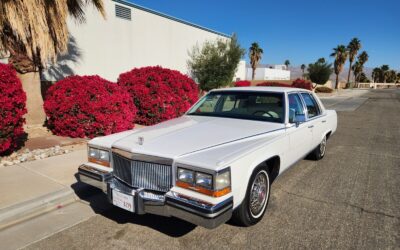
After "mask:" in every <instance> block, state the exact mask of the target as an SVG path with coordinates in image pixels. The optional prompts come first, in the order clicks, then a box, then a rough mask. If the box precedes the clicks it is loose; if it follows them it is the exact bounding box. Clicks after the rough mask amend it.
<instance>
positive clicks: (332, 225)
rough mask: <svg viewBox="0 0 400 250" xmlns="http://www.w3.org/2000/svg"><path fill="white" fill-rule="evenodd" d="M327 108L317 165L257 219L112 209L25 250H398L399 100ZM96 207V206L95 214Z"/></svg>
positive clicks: (303, 166)
mask: <svg viewBox="0 0 400 250" xmlns="http://www.w3.org/2000/svg"><path fill="white" fill-rule="evenodd" d="M360 98H364V100H360V99H359V100H356V99H354V98H351V99H344V100H342V101H341V102H333V101H332V100H331V101H328V102H329V104H327V106H330V107H332V108H337V109H338V110H342V109H343V108H344V110H346V111H343V112H342V111H339V112H338V114H339V127H338V131H337V133H336V134H335V135H333V136H332V138H331V139H330V140H329V141H328V148H327V154H326V156H325V158H324V159H323V160H321V161H318V162H314V161H309V160H303V161H301V162H299V163H298V164H296V165H295V166H293V167H292V168H291V169H290V170H288V171H286V172H285V173H284V174H283V175H281V176H280V177H279V178H278V179H277V180H276V181H275V182H274V183H273V185H272V193H271V200H270V203H269V206H268V209H267V212H266V215H265V217H264V219H263V220H262V221H261V222H260V223H259V224H257V225H255V226H253V227H249V228H241V227H238V226H235V225H232V224H230V223H227V224H225V225H222V226H220V227H219V228H217V229H215V230H207V229H204V228H201V227H195V226H193V225H191V224H188V223H186V222H183V221H180V220H177V219H173V218H163V217H158V216H153V215H145V216H132V215H131V214H130V213H128V212H125V211H123V210H121V209H118V208H112V209H110V210H106V211H101V210H97V208H96V207H98V205H99V204H101V202H100V201H98V200H97V201H96V202H92V206H93V209H95V210H96V211H97V212H98V214H97V215H95V216H93V217H91V218H90V219H88V220H87V221H84V222H81V223H80V224H77V225H75V226H72V227H70V228H68V229H66V230H63V231H61V232H59V233H56V234H54V235H52V236H51V237H48V238H46V239H43V240H41V241H39V242H36V243H34V244H31V245H29V246H28V247H27V248H28V249H175V248H181V249H183V248H191V249H192V248H195V249H210V248H211V249H216V248H218V249H228V248H229V249H230V248H241V249H243V248H265V249H266V248H270V249H277V248H282V249H288V248H296V249H297V248H299V249H310V248H312V249H320V248H333V249H349V248H350V249H400V153H399V152H400V92H399V91H397V90H377V91H371V92H370V93H367V94H366V95H363V96H362V97H360ZM96 204H97V206H96Z"/></svg>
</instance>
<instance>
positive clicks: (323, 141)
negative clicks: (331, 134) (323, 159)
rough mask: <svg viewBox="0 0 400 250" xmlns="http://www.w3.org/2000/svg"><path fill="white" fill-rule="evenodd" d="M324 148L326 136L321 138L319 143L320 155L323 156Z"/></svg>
mask: <svg viewBox="0 0 400 250" xmlns="http://www.w3.org/2000/svg"><path fill="white" fill-rule="evenodd" d="M325 150H326V136H325V137H324V139H323V140H322V142H321V144H319V152H320V154H321V156H324V154H325Z"/></svg>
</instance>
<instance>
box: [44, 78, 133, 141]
mask: <svg viewBox="0 0 400 250" xmlns="http://www.w3.org/2000/svg"><path fill="white" fill-rule="evenodd" d="M44 109H45V112H46V114H47V117H48V120H47V125H48V127H49V128H50V130H51V131H52V132H53V133H54V134H56V135H61V136H69V137H81V138H84V137H88V138H93V137H95V136H101V135H108V134H112V133H116V132H121V131H124V130H128V129H132V128H133V127H134V120H135V114H136V107H135V105H134V104H133V101H132V98H130V95H129V93H128V92H127V91H126V90H124V89H122V88H121V87H119V86H118V85H117V84H116V83H112V82H109V81H107V80H105V79H103V78H101V77H99V76H71V77H67V78H65V79H63V80H61V81H58V82H57V83H55V84H54V85H53V86H51V87H50V88H49V89H48V91H47V93H46V98H45V101H44Z"/></svg>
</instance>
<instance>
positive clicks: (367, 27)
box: [129, 0, 400, 70]
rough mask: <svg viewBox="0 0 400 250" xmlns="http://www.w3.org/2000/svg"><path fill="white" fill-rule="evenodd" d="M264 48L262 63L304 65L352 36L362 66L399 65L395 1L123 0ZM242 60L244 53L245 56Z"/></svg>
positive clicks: (399, 13)
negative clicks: (362, 53) (357, 44)
mask: <svg viewBox="0 0 400 250" xmlns="http://www.w3.org/2000/svg"><path fill="white" fill-rule="evenodd" d="M129 1H131V2H133V3H135V4H139V5H141V6H143V7H147V8H150V9H153V10H156V11H159V12H162V13H165V14H168V15H171V16H174V17H177V18H180V19H184V20H187V21H189V22H192V23H195V24H198V25H201V26H205V27H207V28H210V29H214V30H217V31H220V32H223V33H226V34H232V33H233V32H235V33H236V34H237V35H238V37H239V41H240V43H241V45H242V46H243V47H244V48H246V49H247V48H248V47H249V46H250V44H251V43H252V42H253V41H256V42H258V43H259V44H260V46H261V47H262V48H263V49H264V57H263V60H262V63H270V64H281V63H283V62H284V60H285V59H289V60H290V62H291V63H292V65H300V64H302V63H305V64H308V63H310V62H313V61H315V60H316V59H318V58H320V57H325V58H328V57H329V54H330V53H331V50H332V48H333V47H336V45H338V44H345V45H347V43H348V42H349V41H350V39H351V38H353V37H358V38H359V39H360V40H361V42H362V45H363V48H362V50H366V51H367V52H368V54H369V55H370V60H369V62H368V63H367V64H366V66H367V67H375V66H380V65H382V64H389V66H390V67H391V68H393V69H395V70H400V0H379V1H377V0H375V1H372V0H329V1H328V0H286V1H276V0H275V1H265V0H264V1H262V0H257V1H244V0H242V1H234V0H230V1H229V0H218V1H215V0H201V1H200V0H198V1H194V0H189V1H188V0H168V1H167V0H129ZM328 59H329V60H330V61H331V60H332V59H331V58H328ZM246 60H248V56H247V55H246Z"/></svg>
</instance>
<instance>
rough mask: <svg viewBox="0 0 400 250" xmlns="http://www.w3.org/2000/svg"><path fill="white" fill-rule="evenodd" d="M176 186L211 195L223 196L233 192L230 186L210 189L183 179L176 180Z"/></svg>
mask: <svg viewBox="0 0 400 250" xmlns="http://www.w3.org/2000/svg"><path fill="white" fill-rule="evenodd" d="M176 186H177V187H181V188H186V189H189V190H192V191H195V192H198V193H202V194H205V195H208V196H211V197H221V196H224V195H226V194H228V193H230V192H231V188H230V187H226V188H223V189H221V190H210V189H206V188H203V187H200V186H194V185H192V184H190V183H187V182H183V181H176Z"/></svg>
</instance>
